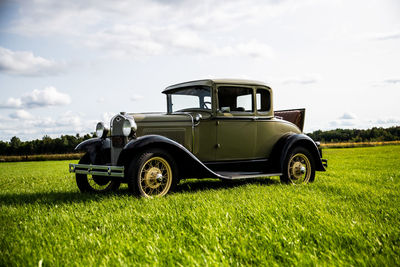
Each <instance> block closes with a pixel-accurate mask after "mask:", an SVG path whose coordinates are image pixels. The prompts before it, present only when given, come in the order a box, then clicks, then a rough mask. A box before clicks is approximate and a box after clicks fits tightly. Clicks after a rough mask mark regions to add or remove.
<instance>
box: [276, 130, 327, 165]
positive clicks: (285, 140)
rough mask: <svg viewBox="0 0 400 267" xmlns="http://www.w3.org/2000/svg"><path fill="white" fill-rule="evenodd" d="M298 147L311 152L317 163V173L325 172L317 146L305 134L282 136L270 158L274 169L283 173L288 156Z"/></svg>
mask: <svg viewBox="0 0 400 267" xmlns="http://www.w3.org/2000/svg"><path fill="white" fill-rule="evenodd" d="M296 146H302V147H304V148H306V149H307V150H308V151H309V152H310V154H311V156H312V157H313V160H314V163H315V170H316V171H325V167H324V165H323V164H322V160H321V154H320V152H319V148H318V147H317V144H316V143H315V142H314V141H313V140H312V139H311V138H310V137H309V136H307V135H305V134H293V133H292V134H286V135H284V136H282V137H281V138H280V139H279V140H278V142H277V143H276V144H275V146H274V148H273V150H272V153H271V157H270V159H271V164H272V168H273V169H275V170H276V171H279V172H282V171H283V169H284V166H283V164H284V162H285V159H286V157H287V156H288V154H289V153H290V151H291V150H292V149H293V148H294V147H296Z"/></svg>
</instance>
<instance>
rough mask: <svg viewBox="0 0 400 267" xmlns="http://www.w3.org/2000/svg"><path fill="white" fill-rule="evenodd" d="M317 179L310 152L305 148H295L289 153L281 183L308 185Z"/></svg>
mask: <svg viewBox="0 0 400 267" xmlns="http://www.w3.org/2000/svg"><path fill="white" fill-rule="evenodd" d="M314 178H315V164H314V159H313V157H312V156H311V154H310V152H309V151H308V150H307V149H305V148H304V147H295V148H294V149H292V150H291V151H290V153H288V156H287V157H286V159H285V162H284V165H283V174H282V176H281V182H283V183H292V184H306V183H309V182H313V181H314Z"/></svg>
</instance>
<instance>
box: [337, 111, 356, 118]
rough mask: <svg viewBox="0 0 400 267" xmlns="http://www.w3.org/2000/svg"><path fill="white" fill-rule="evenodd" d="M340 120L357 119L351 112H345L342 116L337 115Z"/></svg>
mask: <svg viewBox="0 0 400 267" xmlns="http://www.w3.org/2000/svg"><path fill="white" fill-rule="evenodd" d="M339 119H341V120H355V119H357V117H356V115H355V114H353V113H351V112H345V113H343V115H342V116H340V117H339Z"/></svg>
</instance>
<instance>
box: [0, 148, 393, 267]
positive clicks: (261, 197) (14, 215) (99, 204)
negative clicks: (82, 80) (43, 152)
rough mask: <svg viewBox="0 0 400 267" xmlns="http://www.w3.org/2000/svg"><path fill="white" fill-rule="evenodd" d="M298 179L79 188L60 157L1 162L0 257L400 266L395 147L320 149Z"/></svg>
mask: <svg viewBox="0 0 400 267" xmlns="http://www.w3.org/2000/svg"><path fill="white" fill-rule="evenodd" d="M325 157H326V158H328V160H329V169H328V171H327V172H326V173H317V177H316V181H315V182H314V183H313V184H309V185H305V186H288V185H281V184H280V183H279V179H278V177H273V178H272V179H258V180H252V181H245V182H236V183H228V184H227V183H223V182H221V181H218V180H191V181H186V182H182V183H181V184H180V185H179V186H178V188H177V192H176V193H174V194H171V195H168V196H167V197H164V198H160V199H152V200H149V199H138V198H135V197H132V196H131V195H129V194H128V193H127V190H126V187H123V188H121V189H120V190H119V192H118V193H116V194H112V195H87V194H80V193H79V192H78V189H77V187H76V185H75V181H74V179H73V176H72V175H70V174H69V173H68V171H67V170H68V165H67V163H68V161H47V162H19V163H0V173H1V176H0V223H1V228H0V242H1V243H0V248H1V254H0V255H1V258H0V266H36V265H38V264H39V263H40V264H43V266H54V265H68V266H70V265H75V266H78V265H79V266H81V265H85V266H89V265H103V266H105V265H137V264H141V265H175V264H177V265H183V266H187V265H202V266H203V265H211V266H214V265H225V266H228V265H239V264H240V265H251V264H257V265H299V264H300V265H361V266H363V265H386V266H392V265H398V264H399V262H400V168H399V166H400V146H381V147H368V148H346V149H327V150H325Z"/></svg>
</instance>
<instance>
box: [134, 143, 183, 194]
mask: <svg viewBox="0 0 400 267" xmlns="http://www.w3.org/2000/svg"><path fill="white" fill-rule="evenodd" d="M128 175H129V177H128V188H129V190H130V191H131V192H133V193H135V194H137V195H140V196H142V197H148V198H151V197H161V196H164V195H165V194H167V193H168V192H170V191H171V190H173V189H174V188H175V186H176V184H177V167H176V164H175V161H174V159H173V158H172V157H171V156H170V154H169V153H168V152H166V151H164V150H160V149H149V150H147V151H144V152H143V153H142V154H141V155H139V156H138V157H136V158H135V159H133V160H132V162H131V164H130V166H129V174H128Z"/></svg>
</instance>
